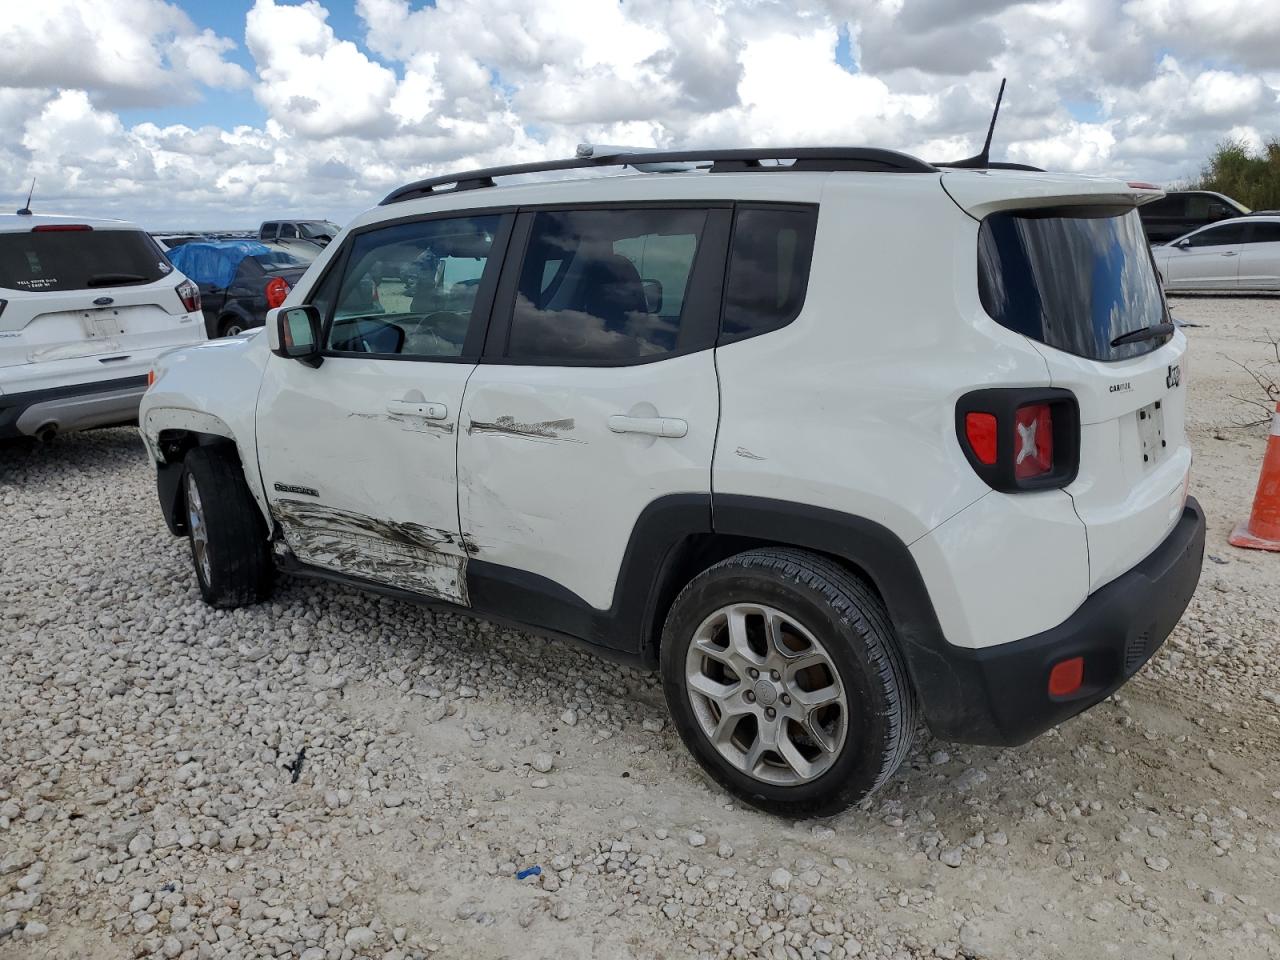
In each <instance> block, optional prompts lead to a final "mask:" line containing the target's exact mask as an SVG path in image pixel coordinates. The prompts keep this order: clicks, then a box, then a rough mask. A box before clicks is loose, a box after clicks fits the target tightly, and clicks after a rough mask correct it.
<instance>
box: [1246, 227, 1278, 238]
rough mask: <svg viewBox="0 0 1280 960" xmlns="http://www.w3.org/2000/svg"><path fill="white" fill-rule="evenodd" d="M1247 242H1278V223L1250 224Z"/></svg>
mask: <svg viewBox="0 0 1280 960" xmlns="http://www.w3.org/2000/svg"><path fill="white" fill-rule="evenodd" d="M1250 227H1251V229H1252V232H1251V233H1250V234H1249V237H1248V241H1247V242H1249V243H1280V223H1254V224H1250Z"/></svg>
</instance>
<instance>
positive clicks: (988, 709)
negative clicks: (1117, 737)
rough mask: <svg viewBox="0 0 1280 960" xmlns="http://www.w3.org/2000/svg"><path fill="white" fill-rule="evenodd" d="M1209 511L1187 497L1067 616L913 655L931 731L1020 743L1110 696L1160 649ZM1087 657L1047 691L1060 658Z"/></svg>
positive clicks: (1200, 547)
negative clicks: (1075, 683)
mask: <svg viewBox="0 0 1280 960" xmlns="http://www.w3.org/2000/svg"><path fill="white" fill-rule="evenodd" d="M1204 539H1205V523H1204V513H1203V511H1202V510H1201V509H1200V505H1199V504H1198V503H1197V502H1196V501H1195V499H1194V498H1188V499H1187V504H1186V507H1185V508H1184V510H1183V513H1182V517H1181V519H1180V520H1179V521H1178V523H1177V525H1176V526H1175V527H1174V528H1173V531H1172V532H1171V533H1170V534H1169V536H1168V537H1166V538H1165V540H1164V542H1163V543H1161V544H1160V546H1159V547H1157V548H1156V549H1155V551H1154V552H1153V553H1151V554H1150V555H1149V556H1148V557H1147V558H1146V559H1145V560H1143V561H1142V562H1140V563H1139V564H1137V565H1136V566H1135V567H1133V568H1132V569H1131V570H1129V571H1128V572H1127V573H1124V574H1122V575H1121V576H1119V577H1118V578H1116V579H1115V580H1113V581H1111V582H1110V583H1108V584H1106V585H1105V586H1103V587H1101V588H1100V589H1099V590H1097V591H1095V592H1094V593H1092V594H1090V595H1089V597H1088V598H1087V599H1086V600H1085V602H1084V603H1083V604H1082V605H1081V606H1080V608H1079V609H1078V610H1077V611H1076V612H1075V613H1074V614H1072V615H1071V616H1070V617H1069V618H1067V620H1066V621H1065V622H1064V623H1062V624H1060V625H1058V626H1057V627H1054V628H1053V629H1051V630H1046V631H1045V632H1043V633H1040V634H1036V635H1035V636H1032V637H1027V638H1026V639H1024V640H1015V641H1013V642H1011V643H1003V644H999V645H997V646H994V647H985V648H978V649H969V648H965V647H957V646H953V645H951V644H943V645H942V647H941V649H937V648H935V650H934V651H933V653H934V655H933V656H930V657H928V658H927V661H926V660H925V658H921V657H913V658H912V659H913V663H912V666H913V670H912V675H913V680H914V681H915V683H916V686H917V689H918V692H919V694H920V699H921V701H922V707H923V709H924V712H925V715H926V717H927V719H928V722H929V726H930V729H931V730H932V731H933V733H934V735H935V736H938V737H940V738H942V739H945V740H955V741H959V742H962V743H977V744H989V745H995V746H1014V745H1016V744H1020V743H1025V742H1026V741H1028V740H1030V739H1031V738H1032V737H1035V736H1037V735H1038V734H1040V733H1043V732H1044V731H1045V730H1047V729H1049V728H1050V727H1052V726H1055V725H1056V724H1059V723H1061V722H1062V721H1064V720H1066V719H1068V718H1069V717H1073V716H1075V715H1076V714H1078V713H1081V712H1082V711H1084V710H1087V709H1088V708H1089V707H1092V706H1093V705H1094V704H1096V703H1098V702H1099V701H1101V700H1103V699H1105V698H1106V697H1107V696H1109V695H1110V694H1111V693H1113V692H1114V691H1115V690H1116V689H1118V688H1119V687H1120V686H1121V685H1122V684H1123V683H1125V681H1127V680H1128V679H1129V678H1130V677H1132V676H1133V675H1134V674H1135V673H1137V671H1138V670H1139V668H1141V667H1142V665H1143V664H1144V663H1146V662H1147V661H1148V660H1149V659H1150V658H1151V657H1152V655H1153V654H1154V653H1155V652H1156V650H1158V649H1159V648H1160V645H1161V644H1163V643H1164V641H1165V639H1166V638H1167V637H1168V636H1169V634H1170V633H1171V632H1172V631H1173V628H1174V626H1175V625H1176V624H1177V622H1178V620H1179V619H1180V618H1181V616H1182V614H1183V611H1184V610H1186V608H1187V604H1188V603H1189V602H1190V601H1191V596H1192V594H1193V593H1195V589H1196V585H1197V583H1199V580H1200V565H1201V563H1202V562H1203V559H1204ZM1071 657H1083V658H1084V663H1085V669H1084V685H1083V686H1082V687H1081V689H1080V690H1079V691H1077V692H1076V693H1074V694H1072V695H1070V696H1067V697H1051V696H1050V695H1049V693H1048V681H1049V672H1050V670H1051V669H1052V668H1053V666H1054V664H1056V663H1058V662H1059V661H1061V660H1066V659H1068V658H1071Z"/></svg>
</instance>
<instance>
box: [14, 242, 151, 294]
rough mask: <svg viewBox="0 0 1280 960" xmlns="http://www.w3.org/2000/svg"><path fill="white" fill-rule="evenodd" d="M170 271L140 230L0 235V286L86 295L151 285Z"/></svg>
mask: <svg viewBox="0 0 1280 960" xmlns="http://www.w3.org/2000/svg"><path fill="white" fill-rule="evenodd" d="M172 270H173V267H172V266H171V265H170V264H169V261H168V260H167V259H166V258H165V255H164V254H163V253H162V252H161V251H160V248H159V247H158V246H157V245H156V243H155V241H154V240H152V239H151V237H150V236H148V235H147V234H146V233H143V232H142V231H141V230H47V231H44V230H42V231H35V232H27V233H0V286H3V287H8V288H9V289H11V290H30V291H32V292H38V291H42V290H87V289H94V288H99V287H124V286H132V285H136V284H140V283H153V282H155V281H156V280H159V279H160V278H162V277H164V276H165V275H167V274H168V273H170V272H172Z"/></svg>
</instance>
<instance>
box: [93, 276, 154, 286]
mask: <svg viewBox="0 0 1280 960" xmlns="http://www.w3.org/2000/svg"><path fill="white" fill-rule="evenodd" d="M146 282H147V278H146V277H144V276H142V275H141V274H137V273H95V274H93V275H92V276H90V277H89V279H88V280H87V281H86V282H85V286H88V287H106V286H109V285H111V284H115V283H146Z"/></svg>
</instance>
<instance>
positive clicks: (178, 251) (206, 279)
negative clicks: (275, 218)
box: [168, 240, 272, 287]
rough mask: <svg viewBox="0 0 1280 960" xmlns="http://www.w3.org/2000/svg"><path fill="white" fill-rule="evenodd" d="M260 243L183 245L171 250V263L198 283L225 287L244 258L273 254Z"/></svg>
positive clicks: (220, 241)
mask: <svg viewBox="0 0 1280 960" xmlns="http://www.w3.org/2000/svg"><path fill="white" fill-rule="evenodd" d="M271 252H272V251H271V248H270V247H268V246H267V245H266V244H265V243H259V242H258V241H257V240H219V241H218V242H216V243H184V244H182V246H180V247H174V248H173V249H172V250H170V251H168V254H169V262H170V263H172V264H173V265H174V266H175V267H177V268H178V269H179V270H181V271H182V272H183V273H184V274H186V276H187V277H189V278H190V279H192V280H194V281H195V282H196V283H207V284H211V285H213V286H215V287H226V286H229V285H230V284H231V280H232V278H233V277H235V275H236V270H237V269H239V267H240V261H241V260H243V259H244V258H245V257H255V256H259V255H261V254H264V253H266V254H270V253H271Z"/></svg>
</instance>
